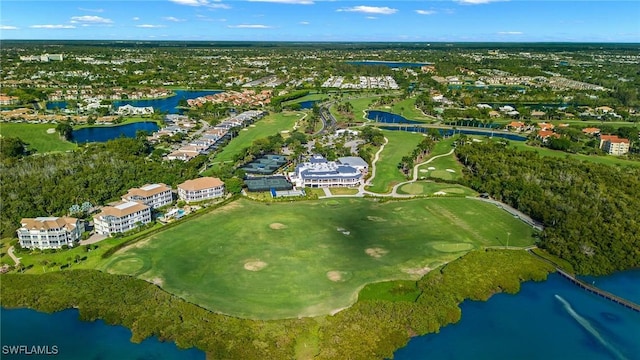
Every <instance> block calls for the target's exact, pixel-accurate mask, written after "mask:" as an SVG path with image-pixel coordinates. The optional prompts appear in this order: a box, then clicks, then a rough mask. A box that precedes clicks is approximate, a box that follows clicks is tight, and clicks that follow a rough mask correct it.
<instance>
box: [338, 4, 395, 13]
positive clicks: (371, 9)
mask: <svg viewBox="0 0 640 360" xmlns="http://www.w3.org/2000/svg"><path fill="white" fill-rule="evenodd" d="M338 11H346V12H360V13H365V14H379V15H391V14H395V13H396V12H398V9H393V8H390V7H387V6H366V5H360V6H353V7H349V8H342V9H338Z"/></svg>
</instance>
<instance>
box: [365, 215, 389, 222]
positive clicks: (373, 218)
mask: <svg viewBox="0 0 640 360" xmlns="http://www.w3.org/2000/svg"><path fill="white" fill-rule="evenodd" d="M367 219H369V220H370V221H375V222H383V221H387V220H386V219H383V218H381V217H378V216H367Z"/></svg>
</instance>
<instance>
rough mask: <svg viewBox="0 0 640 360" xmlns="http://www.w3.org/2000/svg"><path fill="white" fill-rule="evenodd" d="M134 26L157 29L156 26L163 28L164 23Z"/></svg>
mask: <svg viewBox="0 0 640 360" xmlns="http://www.w3.org/2000/svg"><path fill="white" fill-rule="evenodd" d="M136 27H139V28H145V29H157V28H163V27H165V26H164V25H152V24H140V25H136Z"/></svg>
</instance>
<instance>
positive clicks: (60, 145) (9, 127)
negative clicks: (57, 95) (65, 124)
mask: <svg viewBox="0 0 640 360" xmlns="http://www.w3.org/2000/svg"><path fill="white" fill-rule="evenodd" d="M55 128H56V124H25V123H3V124H1V125H0V135H2V136H7V137H19V138H20V139H22V141H24V142H25V143H27V149H29V150H35V151H37V152H40V153H45V152H50V151H66V150H73V149H75V148H77V146H76V144H74V143H72V142H69V141H66V140H62V139H61V138H60V135H58V133H57V132H54V133H52V134H49V133H47V130H49V129H55Z"/></svg>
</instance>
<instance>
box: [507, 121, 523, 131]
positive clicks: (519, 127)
mask: <svg viewBox="0 0 640 360" xmlns="http://www.w3.org/2000/svg"><path fill="white" fill-rule="evenodd" d="M526 127H527V125H526V124H525V123H523V122H522V121H512V122H510V123H508V124H507V125H506V126H505V128H507V129H512V130H514V131H524V130H525V129H526Z"/></svg>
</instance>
